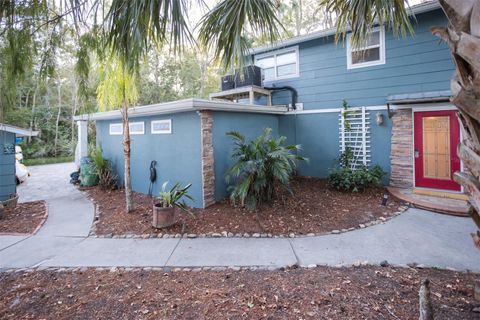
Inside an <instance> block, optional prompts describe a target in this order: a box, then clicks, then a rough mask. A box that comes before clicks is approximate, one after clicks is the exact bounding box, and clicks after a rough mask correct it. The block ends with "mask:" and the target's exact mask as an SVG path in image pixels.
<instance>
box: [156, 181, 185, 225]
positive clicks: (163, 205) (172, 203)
mask: <svg viewBox="0 0 480 320" xmlns="http://www.w3.org/2000/svg"><path fill="white" fill-rule="evenodd" d="M167 185H168V181H167V182H165V183H164V184H163V185H162V191H160V197H159V198H158V199H159V201H158V202H157V203H155V204H154V205H153V221H152V225H153V227H155V228H166V227H169V226H171V225H173V224H175V223H176V222H177V217H178V212H179V211H178V210H180V211H181V212H187V213H190V214H192V212H191V211H190V210H189V209H188V207H187V205H186V204H185V202H184V201H183V200H182V198H183V197H185V198H187V199H190V200H192V201H194V200H193V198H192V197H191V196H190V195H189V194H188V189H189V188H190V187H191V186H192V184H191V183H189V184H187V185H186V186H184V187H182V186H181V185H180V183H178V182H177V183H176V184H175V185H174V186H173V187H172V188H171V189H170V190H167Z"/></svg>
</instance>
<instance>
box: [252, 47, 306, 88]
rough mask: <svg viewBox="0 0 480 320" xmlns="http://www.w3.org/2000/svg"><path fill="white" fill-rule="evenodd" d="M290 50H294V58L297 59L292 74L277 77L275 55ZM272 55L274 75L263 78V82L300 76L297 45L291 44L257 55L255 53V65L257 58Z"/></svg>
mask: <svg viewBox="0 0 480 320" xmlns="http://www.w3.org/2000/svg"><path fill="white" fill-rule="evenodd" d="M290 51H295V59H296V60H297V63H296V69H295V73H294V74H289V75H286V76H282V77H278V76H277V67H278V66H277V55H280V54H283V53H287V52H290ZM270 56H273V59H274V70H275V77H274V78H269V79H264V81H265V82H271V81H276V80H282V79H291V78H298V77H299V76H300V55H299V53H298V46H293V47H288V48H285V49H280V50H275V51H270V52H267V53H262V54H259V55H255V65H257V60H260V59H263V58H266V57H270Z"/></svg>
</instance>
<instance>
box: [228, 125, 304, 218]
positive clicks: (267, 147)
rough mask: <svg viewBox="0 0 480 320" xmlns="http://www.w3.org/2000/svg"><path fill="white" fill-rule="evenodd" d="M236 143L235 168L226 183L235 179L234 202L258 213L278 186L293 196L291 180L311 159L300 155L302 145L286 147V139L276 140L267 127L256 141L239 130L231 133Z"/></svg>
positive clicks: (231, 189) (230, 172)
mask: <svg viewBox="0 0 480 320" xmlns="http://www.w3.org/2000/svg"><path fill="white" fill-rule="evenodd" d="M227 135H228V136H230V137H231V138H232V139H233V140H234V143H235V147H234V151H233V158H234V159H235V161H236V162H235V163H234V165H233V166H232V167H231V168H230V169H229V170H228V171H227V174H226V177H225V178H226V179H225V180H226V182H227V184H229V183H230V182H231V181H232V180H234V186H232V187H230V188H229V191H230V192H231V193H230V200H231V201H232V203H233V205H236V204H237V202H239V203H240V205H241V206H242V207H247V208H248V209H250V210H254V209H255V208H256V207H257V206H258V205H259V204H260V203H262V202H269V201H271V200H272V199H273V198H274V196H275V185H276V184H279V185H281V186H283V187H285V188H286V189H287V190H288V191H289V192H290V193H293V192H292V190H291V188H290V180H291V178H292V175H293V174H294V172H295V169H296V164H297V161H301V160H307V159H306V158H304V157H302V156H299V155H298V154H297V152H298V151H300V150H301V148H300V145H286V144H285V141H286V138H285V137H280V138H273V137H272V129H271V128H265V129H264V131H263V133H262V134H261V135H260V136H258V137H257V138H256V139H255V140H253V141H250V142H247V141H246V139H245V136H243V135H242V134H241V133H239V132H237V131H230V132H227Z"/></svg>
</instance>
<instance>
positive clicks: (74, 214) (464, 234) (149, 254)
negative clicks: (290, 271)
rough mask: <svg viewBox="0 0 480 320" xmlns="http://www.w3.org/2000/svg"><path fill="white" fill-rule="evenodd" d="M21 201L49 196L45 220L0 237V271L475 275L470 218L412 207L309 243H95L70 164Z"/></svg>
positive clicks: (26, 191)
mask: <svg viewBox="0 0 480 320" xmlns="http://www.w3.org/2000/svg"><path fill="white" fill-rule="evenodd" d="M31 169H32V170H31V171H32V173H33V176H32V178H31V179H30V180H29V181H28V183H27V184H26V185H23V186H21V187H20V188H19V193H20V196H21V200H22V201H31V200H36V199H41V198H43V199H46V200H47V202H48V206H49V210H50V211H49V213H50V215H49V218H48V220H47V223H46V224H45V225H44V227H43V228H42V230H41V231H40V232H39V233H38V234H37V235H35V236H30V237H21V236H1V237H0V268H1V269H11V268H27V267H37V266H45V267H47V266H48V267H50V266H51V267H84V266H86V267H88V266H94V267H112V266H118V267H245V266H258V267H264V268H278V267H283V266H290V265H294V264H299V265H302V266H309V265H330V266H339V265H352V264H356V263H359V262H360V263H365V262H368V263H371V264H379V263H380V262H381V261H384V260H387V261H388V262H389V263H390V264H393V265H407V264H411V263H417V264H421V265H424V266H431V267H438V268H453V269H456V270H462V271H464V270H472V271H475V272H480V251H479V250H476V249H475V248H474V246H473V244H472V240H471V238H470V235H469V234H470V232H473V231H474V230H475V226H474V224H473V222H472V221H471V220H470V219H469V218H459V217H451V216H446V215H440V214H436V213H431V212H428V211H423V210H418V209H409V210H407V211H406V212H405V213H404V214H402V215H401V216H398V217H396V218H394V219H391V220H389V221H388V222H386V223H384V224H380V225H375V226H372V227H368V228H365V229H360V230H355V231H351V232H347V233H342V234H338V235H326V236H319V237H306V238H293V239H286V238H266V239H265V238H260V239H253V238H203V239H199V238H197V239H186V238H181V239H103V238H102V239H99V238H89V237H87V235H88V231H89V228H90V224H91V222H92V220H93V206H92V204H91V203H90V202H89V201H88V199H86V198H85V196H84V195H83V194H82V193H81V192H79V191H78V190H76V189H75V188H74V187H73V186H71V185H69V184H68V180H69V179H68V174H69V173H70V172H71V171H72V170H73V165H72V164H60V165H47V166H39V167H32V168H31Z"/></svg>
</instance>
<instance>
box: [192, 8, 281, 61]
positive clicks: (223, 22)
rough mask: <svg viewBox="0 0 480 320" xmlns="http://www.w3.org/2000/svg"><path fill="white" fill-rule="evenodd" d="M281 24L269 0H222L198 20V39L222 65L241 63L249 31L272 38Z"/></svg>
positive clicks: (245, 52) (243, 58)
mask: <svg viewBox="0 0 480 320" xmlns="http://www.w3.org/2000/svg"><path fill="white" fill-rule="evenodd" d="M281 28H283V27H282V24H281V22H280V21H279V20H278V18H277V16H276V8H275V4H274V2H273V1H271V0H223V1H221V2H220V3H219V4H217V5H216V6H215V7H214V8H213V9H212V10H211V11H210V12H208V13H207V14H206V15H205V16H204V17H203V18H202V20H201V22H200V31H199V40H200V43H201V44H202V45H203V46H205V47H207V48H209V49H213V52H214V55H215V58H217V59H218V60H219V61H220V60H221V61H223V64H224V67H225V68H227V69H228V68H230V67H232V66H236V67H241V66H242V65H243V64H244V63H245V61H246V59H247V51H248V42H247V40H246V35H247V32H248V31H255V32H257V33H258V34H261V35H264V36H266V37H267V38H268V40H270V41H271V42H273V41H275V40H276V39H278V37H279V34H280V32H279V30H280V29H281Z"/></svg>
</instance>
